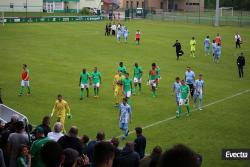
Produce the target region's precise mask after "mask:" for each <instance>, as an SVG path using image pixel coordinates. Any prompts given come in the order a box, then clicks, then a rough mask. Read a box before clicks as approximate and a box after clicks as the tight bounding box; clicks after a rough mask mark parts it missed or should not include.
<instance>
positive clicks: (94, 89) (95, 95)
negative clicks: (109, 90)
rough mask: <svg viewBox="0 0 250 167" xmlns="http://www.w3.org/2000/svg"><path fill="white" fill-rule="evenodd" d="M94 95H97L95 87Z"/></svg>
mask: <svg viewBox="0 0 250 167" xmlns="http://www.w3.org/2000/svg"><path fill="white" fill-rule="evenodd" d="M94 95H95V96H96V88H94Z"/></svg>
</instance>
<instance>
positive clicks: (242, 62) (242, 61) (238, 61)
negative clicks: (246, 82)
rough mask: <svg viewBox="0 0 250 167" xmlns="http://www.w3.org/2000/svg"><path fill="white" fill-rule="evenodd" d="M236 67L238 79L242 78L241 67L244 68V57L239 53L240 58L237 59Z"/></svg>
mask: <svg viewBox="0 0 250 167" xmlns="http://www.w3.org/2000/svg"><path fill="white" fill-rule="evenodd" d="M237 66H238V70H239V77H240V78H243V74H244V71H243V67H244V66H245V57H244V56H243V53H242V52H241V54H240V56H239V57H238V58H237Z"/></svg>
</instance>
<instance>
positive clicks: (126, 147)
mask: <svg viewBox="0 0 250 167" xmlns="http://www.w3.org/2000/svg"><path fill="white" fill-rule="evenodd" d="M134 148H135V143H134V142H131V141H130V142H127V143H126V145H125V149H128V150H131V151H134Z"/></svg>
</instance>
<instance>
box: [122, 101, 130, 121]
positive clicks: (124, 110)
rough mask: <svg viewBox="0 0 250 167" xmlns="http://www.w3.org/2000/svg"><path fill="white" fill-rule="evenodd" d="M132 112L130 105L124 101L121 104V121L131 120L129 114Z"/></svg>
mask: <svg viewBox="0 0 250 167" xmlns="http://www.w3.org/2000/svg"><path fill="white" fill-rule="evenodd" d="M130 113H131V107H130V105H128V104H126V105H124V104H123V103H122V104H120V122H121V123H128V121H129V114H130Z"/></svg>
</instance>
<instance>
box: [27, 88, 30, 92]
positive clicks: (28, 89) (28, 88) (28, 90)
mask: <svg viewBox="0 0 250 167" xmlns="http://www.w3.org/2000/svg"><path fill="white" fill-rule="evenodd" d="M27 88H28V94H30V86H28V87H27Z"/></svg>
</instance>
